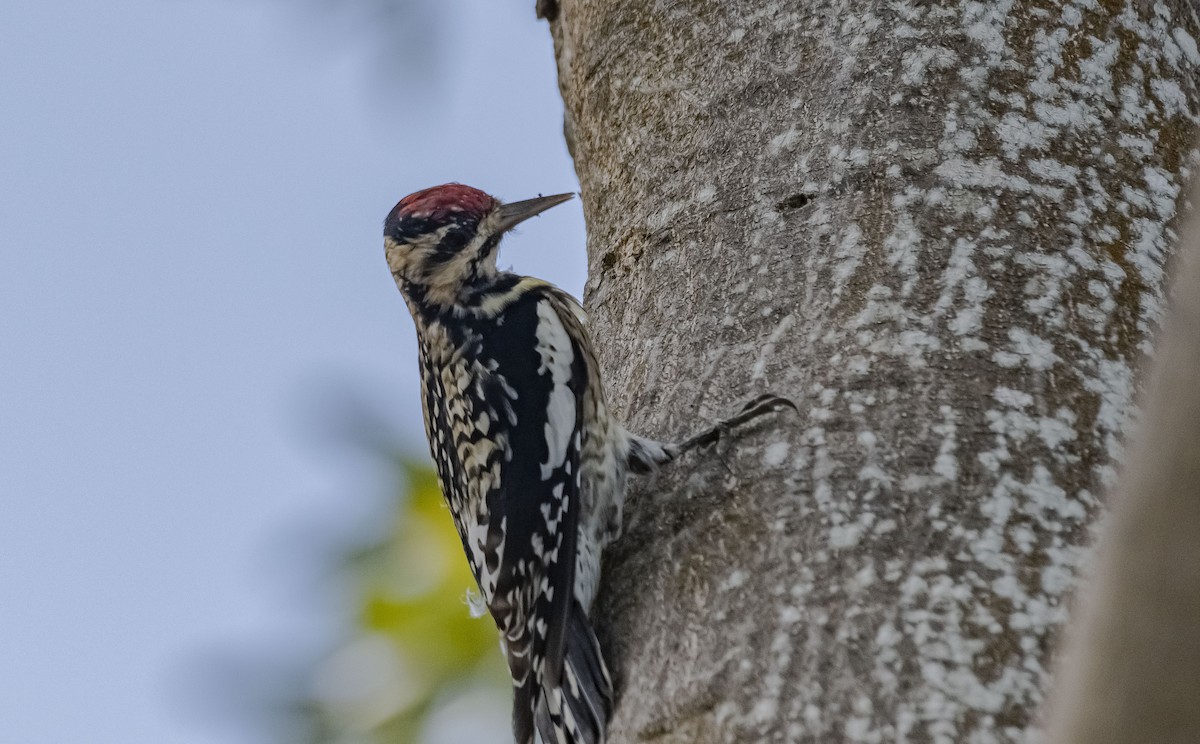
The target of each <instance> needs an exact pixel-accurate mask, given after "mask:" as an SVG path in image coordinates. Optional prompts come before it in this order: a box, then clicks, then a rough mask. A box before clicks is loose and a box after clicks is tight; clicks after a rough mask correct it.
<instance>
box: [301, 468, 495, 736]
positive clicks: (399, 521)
mask: <svg viewBox="0 0 1200 744" xmlns="http://www.w3.org/2000/svg"><path fill="white" fill-rule="evenodd" d="M400 468H401V471H402V474H403V476H404V479H405V481H406V482H407V493H406V494H404V495H403V496H402V497H401V498H400V499H399V500H398V502H397V509H396V512H395V516H394V518H393V519H394V524H393V526H392V529H391V530H390V534H389V535H388V536H387V537H386V538H385V539H384V540H382V541H381V542H379V543H378V544H375V545H371V546H369V547H366V548H363V549H361V550H359V551H357V552H356V553H354V554H353V555H351V556H349V558H348V560H347V564H346V568H347V572H348V575H349V576H350V578H351V580H352V583H354V584H355V585H356V587H357V589H358V591H357V598H358V599H357V601H358V602H359V606H358V607H357V615H358V622H357V627H356V628H355V629H354V631H353V633H352V634H351V636H350V637H348V638H346V639H344V640H343V642H342V643H341V644H340V645H339V646H338V647H337V648H336V649H335V650H334V651H333V652H332V653H331V654H330V655H329V656H327V657H326V658H325V659H323V660H322V661H321V662H320V663H319V664H318V665H317V666H316V668H315V670H314V672H313V675H312V698H311V700H309V701H307V702H306V703H305V704H303V705H302V706H301V709H302V710H303V711H304V715H305V717H306V718H308V719H309V721H308V723H309V724H310V725H309V730H310V731H311V732H312V740H313V741H317V742H321V743H322V744H335V743H336V744H349V743H350V742H353V743H354V744H366V743H370V744H409V743H410V742H411V743H413V744H416V743H417V742H422V741H426V740H427V738H426V736H425V735H424V733H423V732H424V729H425V725H426V723H427V721H428V719H429V717H430V716H431V715H433V714H434V713H436V711H437V709H438V708H439V707H443V706H445V705H447V704H448V703H449V702H451V701H452V700H453V699H454V698H455V697H459V696H462V695H472V696H475V697H478V695H479V694H480V692H482V691H486V693H487V694H488V695H494V696H495V697H496V698H498V699H499V700H502V701H503V704H504V706H507V705H508V704H509V703H508V700H509V696H510V694H511V693H510V690H511V687H510V683H509V681H508V675H507V669H506V668H505V666H504V662H503V660H502V657H501V654H500V650H499V636H498V635H497V632H496V626H495V625H494V624H493V623H492V621H491V619H490V618H488V617H486V616H485V617H482V618H478V617H472V612H471V611H470V609H469V607H468V604H467V601H466V597H467V590H468V588H473V587H474V586H475V580H474V577H472V575H471V573H470V570H469V568H468V567H467V561H466V559H465V558H464V556H463V550H462V543H461V542H460V541H459V538H458V534H457V532H456V531H455V530H454V527H453V523H452V521H451V518H450V514H449V511H448V510H447V509H446V507H445V505H444V502H443V500H442V494H441V490H440V488H439V487H438V484H437V479H436V476H435V475H434V473H433V471H432V469H431V468H430V467H429V466H428V465H425V464H417V463H414V462H411V461H404V462H401V464H400ZM496 734H497V735H496V736H495V737H489V738H492V740H494V741H506V740H507V738H508V736H509V735H508V733H507V725H504V726H502V727H501V730H500V731H498V732H496Z"/></svg>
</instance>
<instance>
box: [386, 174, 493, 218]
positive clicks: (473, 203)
mask: <svg viewBox="0 0 1200 744" xmlns="http://www.w3.org/2000/svg"><path fill="white" fill-rule="evenodd" d="M499 204H500V202H498V201H496V199H495V198H494V197H492V196H491V195H490V194H487V193H485V192H483V191H480V190H479V189H476V188H472V187H470V186H464V185H463V184H461V183H446V184H442V185H441V186H431V187H430V188H427V189H422V190H420V191H417V192H414V193H412V194H409V195H408V196H406V197H404V198H403V199H401V200H400V201H399V202H398V203H397V204H396V206H395V207H393V208H392V214H391V215H390V217H392V218H394V219H403V218H407V217H417V218H422V219H428V220H433V221H441V220H443V219H445V218H446V217H447V216H449V215H450V213H452V212H465V213H467V214H471V215H474V216H478V217H482V216H483V215H485V214H487V213H488V212H490V211H492V210H493V209H495V208H496V207H497V206H498V205H499Z"/></svg>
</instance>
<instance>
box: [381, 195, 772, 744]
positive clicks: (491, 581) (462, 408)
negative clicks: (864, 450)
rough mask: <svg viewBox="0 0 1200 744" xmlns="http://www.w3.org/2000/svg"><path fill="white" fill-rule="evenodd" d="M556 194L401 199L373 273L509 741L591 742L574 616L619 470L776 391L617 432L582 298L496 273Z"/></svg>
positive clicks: (596, 663)
mask: <svg viewBox="0 0 1200 744" xmlns="http://www.w3.org/2000/svg"><path fill="white" fill-rule="evenodd" d="M571 197H572V195H571V194H557V195H555V196H539V197H537V198H535V199H527V200H525V201H518V202H512V203H508V204H504V203H501V202H500V201H498V200H497V199H495V198H494V197H492V196H489V195H488V194H486V193H484V192H482V191H480V190H478V189H474V188H471V187H469V186H464V185H462V184H456V183H451V184H445V185H442V186H435V187H433V188H429V189H425V190H423V191H418V192H416V193H414V194H410V195H409V196H406V197H404V198H403V199H401V200H400V202H399V203H398V204H396V206H395V207H394V208H393V209H392V211H391V212H390V213H389V214H388V216H387V219H386V220H385V222H384V249H385V253H386V256H387V262H388V266H389V268H390V269H391V271H392V276H393V277H394V278H395V280H396V285H397V286H398V287H399V289H400V292H401V294H402V295H403V296H404V300H405V303H406V304H407V305H408V309H409V311H410V312H411V313H412V317H413V321H414V323H415V324H416V329H417V345H418V356H419V362H420V367H421V388H422V394H421V403H422V410H423V413H424V418H425V432H426V434H427V435H428V438H429V445H430V450H431V452H432V454H433V459H434V462H435V463H436V466H437V473H438V480H439V481H440V484H441V488H442V492H443V494H444V496H445V498H446V503H447V505H448V506H449V510H450V514H451V515H452V517H453V520H454V526H455V527H456V528H457V530H458V536H459V538H460V539H461V540H462V545H463V550H464V552H465V553H466V556H467V560H468V561H469V563H470V564H471V570H472V572H473V573H474V576H475V581H476V582H477V583H478V586H479V592H480V594H481V596H482V599H483V601H484V602H485V603H486V605H487V608H488V611H489V612H490V614H491V616H492V618H493V620H495V622H496V627H497V628H498V629H499V631H500V637H501V645H502V647H503V648H504V651H505V655H506V656H507V660H508V667H509V671H510V673H511V675H512V684H513V693H514V695H513V697H514V699H513V734H514V736H515V738H516V741H517V744H533V742H534V730H535V728H536V730H537V731H538V732H539V733H540V735H541V739H542V741H543V742H544V744H602V743H603V742H604V740H605V730H606V727H607V724H608V720H609V716H610V715H611V713H612V706H613V688H612V680H611V678H610V677H609V673H608V667H607V665H606V664H605V662H604V657H603V655H602V654H601V651H600V646H599V643H598V642H597V640H596V635H595V633H594V632H593V630H592V626H591V622H590V621H589V619H588V615H589V612H590V610H591V606H592V601H593V599H595V596H596V590H597V588H598V585H599V580H600V554H601V552H602V551H603V549H604V547H605V546H606V545H607V544H609V543H610V542H611V541H612V540H614V539H616V538H617V537H618V536H619V534H620V531H621V513H622V508H623V505H624V500H625V484H626V476H627V474H629V473H647V472H650V471H652V470H654V469H656V468H657V467H658V466H660V465H663V464H665V463H667V462H670V461H671V460H674V459H675V458H677V457H679V456H680V455H682V454H683V453H684V452H686V451H688V450H690V449H693V448H695V447H699V446H703V445H707V444H711V443H712V442H715V441H716V440H717V439H718V438H719V437H720V436H721V434H722V432H724V431H727V430H728V429H730V428H731V427H734V426H737V425H740V424H742V423H745V422H746V421H749V420H751V419H753V418H756V417H757V416H760V415H762V414H765V413H768V412H770V411H774V410H779V409H780V408H782V407H792V408H794V407H795V406H793V405H792V404H791V402H790V401H787V400H786V399H784V398H779V397H777V396H774V395H763V396H759V397H758V398H755V399H754V400H752V401H750V402H749V403H748V404H746V406H745V407H743V409H742V410H741V411H740V412H739V413H738V414H737V415H735V416H733V417H732V418H730V419H728V420H726V421H723V422H721V423H720V424H718V425H717V426H714V427H711V428H708V429H705V430H704V431H701V432H700V433H698V434H696V435H695V436H692V437H690V438H688V439H685V440H683V441H681V442H678V443H663V442H658V441H655V440H653V439H649V438H646V437H641V436H638V435H636V434H633V433H631V432H629V431H627V430H626V429H625V428H624V426H622V425H621V423H620V422H619V421H618V420H617V419H616V418H614V417H613V415H612V413H611V412H610V411H609V408H608V405H607V403H606V402H605V398H604V390H603V387H602V385H601V380H600V367H599V365H598V364H597V362H596V354H595V351H594V350H593V347H592V342H591V339H590V338H589V336H588V333H587V330H586V327H585V318H584V314H583V309H582V308H581V307H580V305H579V303H578V302H576V300H575V299H574V298H573V297H571V296H570V295H568V294H567V293H566V292H563V291H562V290H560V289H558V288H557V287H555V286H553V285H551V284H549V283H548V282H544V281H542V280H540V279H535V278H532V277H527V276H519V275H517V274H513V273H508V272H503V271H499V270H497V268H496V250H497V247H498V245H499V243H500V239H501V238H502V237H503V236H504V234H505V233H506V232H507V231H509V230H510V229H512V228H513V227H514V226H515V225H517V224H519V223H520V222H522V221H524V220H527V219H529V218H530V217H533V216H535V215H537V214H540V213H541V212H543V211H545V210H547V209H549V208H550V207H553V206H555V205H558V204H562V203H563V202H565V201H567V200H569V199H570V198H571Z"/></svg>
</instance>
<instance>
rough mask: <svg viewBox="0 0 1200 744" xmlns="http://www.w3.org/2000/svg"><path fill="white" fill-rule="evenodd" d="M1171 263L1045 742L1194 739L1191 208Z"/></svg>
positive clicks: (1195, 322) (1199, 288)
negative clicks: (1133, 421) (1129, 440)
mask: <svg viewBox="0 0 1200 744" xmlns="http://www.w3.org/2000/svg"><path fill="white" fill-rule="evenodd" d="M1197 186H1200V184H1197ZM1192 193H1193V196H1192V208H1193V211H1194V212H1195V211H1196V210H1195V206H1196V205H1197V204H1200V190H1198V189H1193V192H1192ZM1173 273H1174V274H1175V278H1174V279H1173V280H1172V282H1171V286H1172V288H1173V292H1172V293H1171V303H1170V304H1171V310H1170V314H1169V316H1168V319H1167V326H1166V331H1165V333H1164V334H1163V338H1162V341H1161V343H1159V344H1156V347H1157V348H1156V353H1155V359H1154V365H1153V366H1154V373H1153V374H1152V375H1151V376H1150V379H1149V382H1148V385H1147V388H1146V391H1147V400H1146V404H1145V406H1144V414H1143V417H1142V421H1141V423H1140V424H1139V426H1138V429H1139V431H1138V432H1137V434H1136V436H1135V437H1134V440H1135V441H1134V446H1133V447H1132V450H1131V452H1130V454H1129V460H1128V462H1127V463H1126V464H1125V467H1124V468H1123V472H1122V473H1121V476H1120V479H1119V481H1118V484H1117V487H1116V489H1115V490H1114V491H1113V497H1112V513H1111V515H1110V516H1109V517H1108V519H1107V521H1106V522H1105V523H1104V529H1103V533H1102V537H1101V540H1100V543H1101V548H1100V550H1099V556H1098V558H1097V560H1096V562H1095V564H1094V568H1093V569H1092V574H1093V575H1092V578H1091V580H1090V581H1089V585H1088V586H1087V587H1086V588H1085V589H1084V590H1083V593H1082V600H1081V601H1080V602H1079V606H1078V609H1077V611H1076V612H1075V614H1073V615H1072V618H1071V622H1070V623H1069V624H1068V626H1067V631H1066V634H1067V638H1068V641H1069V642H1068V644H1067V647H1066V650H1065V651H1064V652H1063V654H1062V661H1063V666H1062V669H1061V671H1060V673H1059V675H1058V678H1057V679H1056V680H1055V692H1054V695H1053V698H1052V699H1053V701H1054V704H1053V705H1052V706H1051V711H1050V720H1049V724H1048V730H1049V736H1048V737H1047V738H1048V740H1049V741H1050V742H1052V744H1142V742H1154V744H1196V742H1200V213H1194V214H1193V216H1192V219H1191V222H1190V226H1189V229H1188V230H1186V231H1185V233H1184V235H1183V240H1182V241H1181V246H1180V255H1179V257H1178V258H1177V259H1176V269H1175V271H1174V272H1173Z"/></svg>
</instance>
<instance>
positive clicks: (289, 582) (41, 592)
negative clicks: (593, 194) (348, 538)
mask: <svg viewBox="0 0 1200 744" xmlns="http://www.w3.org/2000/svg"><path fill="white" fill-rule="evenodd" d="M366 1H367V0H361V2H364V3H365V2H366ZM297 5H304V7H305V8H308V9H298V8H297V7H296V6H297ZM316 5H318V3H308V4H303V3H285V2H282V1H279V0H243V1H242V2H236V3H235V2H229V1H227V0H114V1H113V2H106V3H95V2H84V1H83V0H60V1H58V2H53V1H51V2H40V3H38V2H9V3H4V4H3V5H2V6H0V101H2V102H3V107H2V114H0V163H2V164H3V166H2V167H0V195H2V198H0V235H3V241H4V244H3V247H0V282H2V285H0V452H3V455H2V460H0V498H2V499H3V504H4V509H3V517H0V545H3V556H4V557H3V559H0V670H3V674H2V675H0V722H2V723H0V726H2V727H3V731H4V739H5V740H6V741H12V742H23V743H28V744H39V743H42V742H48V743H54V744H57V743H58V742H85V741H105V742H121V744H138V743H139V742H153V743H154V744H192V743H194V742H212V741H221V742H230V741H234V742H236V741H247V742H251V741H256V739H255V738H254V736H253V734H252V732H250V731H240V732H239V731H236V730H222V729H219V728H215V727H214V726H213V725H211V724H207V723H205V722H204V721H203V720H202V719H203V718H204V716H202V715H197V714H196V712H195V711H194V710H193V709H192V706H189V704H188V702H187V698H188V695H189V693H188V690H189V685H190V683H189V682H188V680H189V679H190V677H191V675H192V673H193V670H194V668H195V667H196V665H197V664H200V665H203V662H204V660H205V659H206V657H207V655H208V654H210V653H212V652H213V650H214V649H217V650H219V649H235V650H236V649H238V648H248V649H253V650H255V651H263V650H264V649H269V650H274V651H275V652H278V653H279V654H281V655H284V656H287V655H288V654H290V653H291V652H292V650H293V649H297V653H298V654H301V653H302V652H303V650H304V649H312V648H314V647H317V646H319V645H320V644H321V643H322V642H323V639H324V638H325V637H326V636H325V634H327V633H328V632H329V630H330V628H331V627H333V625H335V624H336V620H337V607H336V597H330V596H329V593H328V592H327V591H322V590H321V589H320V588H319V587H320V584H321V577H320V575H319V570H320V567H319V557H320V551H321V548H322V547H326V548H327V547H328V545H329V544H331V543H335V542H336V541H337V540H338V539H340V537H339V536H345V535H346V534H351V533H353V532H354V531H355V530H361V529H363V528H364V525H367V524H369V522H370V520H371V518H372V516H373V515H375V514H377V513H378V511H379V509H380V508H381V504H382V503H383V502H384V495H385V494H384V491H385V489H386V485H387V481H386V478H385V477H384V475H383V473H382V472H380V471H379V468H378V467H377V466H372V465H371V464H370V463H369V462H368V461H367V460H366V459H365V458H361V457H357V458H356V457H354V456H353V454H352V453H348V452H347V451H345V448H339V446H337V444H336V442H337V434H336V432H337V429H338V427H339V416H340V414H339V408H340V406H339V403H338V400H339V396H341V398H348V399H353V400H356V401H358V403H359V404H360V405H361V406H363V407H364V408H366V409H367V410H369V411H370V412H371V414H372V415H374V416H377V417H378V418H379V419H380V420H382V421H385V422H387V425H388V426H389V427H392V428H394V430H395V436H396V438H397V439H398V440H399V441H401V442H402V443H403V444H405V445H406V446H408V447H410V448H412V449H413V451H415V452H419V453H421V454H423V453H424V449H423V448H424V440H423V435H422V433H421V430H420V417H419V405H418V399H417V379H416V366H415V359H414V340H413V332H412V327H411V322H410V320H409V319H408V317H407V312H406V311H405V309H404V306H403V304H402V302H401V300H400V297H399V295H398V293H397V292H396V290H395V287H394V285H393V284H392V282H391V278H390V276H389V275H388V272H387V269H386V265H385V264H384V261H383V251H382V241H381V237H380V231H381V224H382V220H383V217H384V215H385V214H386V213H387V211H388V210H389V209H390V208H391V206H392V205H393V204H394V203H395V202H396V201H397V200H398V199H399V198H400V197H401V196H403V195H404V194H406V193H409V192H411V191H414V190H416V189H418V188H422V187H425V186H428V185H432V184H435V183H441V182H445V181H451V180H455V181H462V182H465V183H470V184H472V185H475V186H479V187H481V188H484V189H486V190H489V191H491V192H492V193H495V194H497V195H498V196H500V197H501V198H505V199H521V198H526V197H530V196H534V195H537V194H538V193H557V192H561V191H571V190H574V189H576V188H577V185H576V182H575V177H574V172H573V170H572V168H571V165H570V162H569V159H568V156H567V153H566V148H565V146H564V144H563V142H562V136H561V116H562V113H561V111H562V109H561V101H560V100H559V97H558V92H557V87H556V83H555V79H554V64H553V53H552V50H551V46H550V40H549V33H548V31H547V29H546V27H545V25H544V23H540V22H538V21H536V20H535V19H534V16H533V5H534V3H533V0H511V1H510V0H504V2H496V0H455V1H453V2H450V1H447V0H440V2H439V3H438V7H439V8H440V10H439V11H438V13H437V14H436V15H437V17H436V18H433V20H434V21H435V22H436V23H438V24H440V26H441V27H443V28H448V29H451V30H452V31H453V33H449V34H447V35H445V36H437V35H432V36H431V35H430V34H427V33H424V32H423V31H422V30H421V29H409V30H408V32H406V33H400V34H394V33H391V30H390V29H381V28H377V27H375V24H374V23H373V22H372V20H371V18H370V16H369V15H360V16H355V15H338V14H333V15H323V14H322V13H320V12H318V11H316V10H312V7H313V6H316ZM363 7H365V6H363ZM449 24H453V26H452V27H451V26H449ZM391 38H403V39H407V40H409V41H408V44H409V45H411V46H412V49H411V50H406V51H405V52H404V53H403V54H401V55H399V56H391V55H389V54H388V53H386V51H385V46H384V45H385V44H387V43H388V39H391ZM420 38H425V39H430V38H432V41H431V42H430V44H429V46H428V47H425V48H422V47H419V46H416V45H415V42H414V41H412V40H414V39H420ZM448 44H453V45H454V47H453V48H449V47H448V46H447V45H448ZM397 60H399V65H400V66H401V67H403V68H404V70H403V73H402V74H400V75H395V74H391V73H393V72H395V70H394V69H393V67H394V66H395V65H392V64H388V63H394V62H396V61H397ZM506 262H507V263H510V264H511V265H512V266H513V267H514V268H515V269H516V270H517V271H521V272H523V273H532V274H537V275H539V276H542V277H544V278H547V279H549V280H551V281H554V282H556V283H558V284H560V285H561V286H563V287H564V288H566V289H568V290H569V291H572V292H574V293H576V294H578V293H579V291H580V290H581V287H582V284H583V279H584V273H585V260H584V242H583V223H582V214H581V211H580V208H579V204H578V202H572V203H569V204H568V205H565V206H563V207H559V208H558V209H555V210H552V211H551V212H549V213H547V215H545V216H544V217H542V218H540V219H538V220H536V221H534V222H533V223H532V224H530V225H528V226H526V227H524V228H523V230H522V231H521V233H520V234H518V235H516V236H514V237H513V238H510V239H509V240H508V241H507V243H506V248H505V250H504V251H503V252H502V254H501V263H502V264H504V263H506ZM339 391H340V392H339ZM373 467H374V470H373V469H372V468H373ZM309 547H312V551H309V550H308V548H309ZM310 553H311V555H310ZM298 658H299V656H298Z"/></svg>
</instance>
